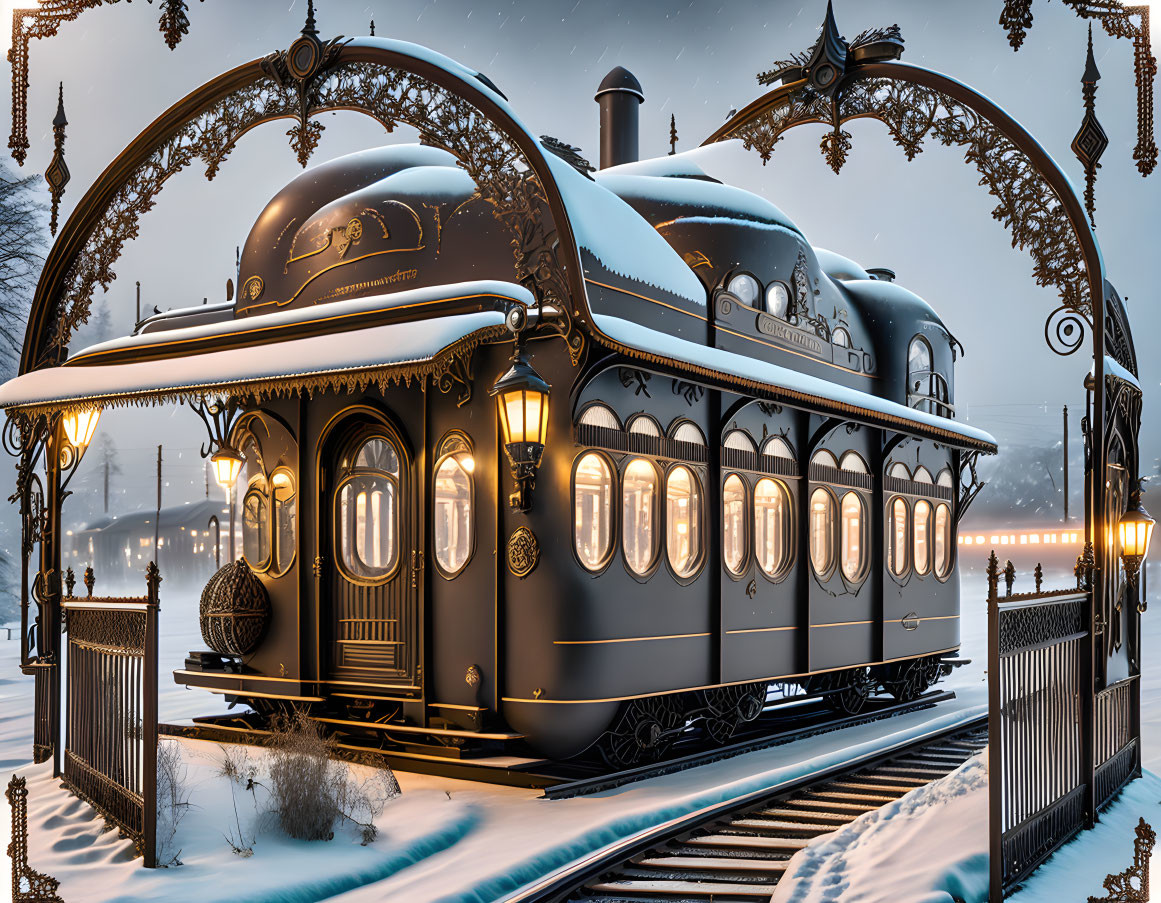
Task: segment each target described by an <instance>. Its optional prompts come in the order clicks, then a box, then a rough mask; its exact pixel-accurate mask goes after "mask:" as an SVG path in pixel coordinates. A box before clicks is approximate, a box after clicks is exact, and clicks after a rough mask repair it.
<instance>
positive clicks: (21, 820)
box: [4, 775, 64, 903]
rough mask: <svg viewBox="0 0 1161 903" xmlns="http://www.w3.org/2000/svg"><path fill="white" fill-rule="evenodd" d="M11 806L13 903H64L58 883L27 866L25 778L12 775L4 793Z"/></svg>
mask: <svg viewBox="0 0 1161 903" xmlns="http://www.w3.org/2000/svg"><path fill="white" fill-rule="evenodd" d="M4 796H5V797H7V798H8V804H9V805H10V806H11V807H12V842H11V843H9V844H8V855H9V856H10V857H12V903H64V900H63V899H62V898H61V897H60V896H58V895H57V892H56V891H57V888H58V887H60V882H59V881H58V880H57V879H56V878H53V877H51V876H50V875H45V874H43V873H42V872H38V871H36V870H35V869H34V868H32V866H30V865H29V864H28V784H27V781H26V780H25V778H23V777H17V776H16V775H13V776H12V780H10V781H9V782H8V789H7V790H6V791H5V792H4Z"/></svg>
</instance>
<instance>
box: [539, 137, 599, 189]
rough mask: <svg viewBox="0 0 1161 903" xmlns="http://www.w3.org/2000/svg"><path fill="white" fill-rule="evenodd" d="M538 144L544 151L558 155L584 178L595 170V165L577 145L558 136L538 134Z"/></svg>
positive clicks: (588, 177) (589, 177) (587, 177)
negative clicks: (574, 145)
mask: <svg viewBox="0 0 1161 903" xmlns="http://www.w3.org/2000/svg"><path fill="white" fill-rule="evenodd" d="M540 146H541V147H543V148H544V149H545V150H546V151H548V152H549V153H552V154H556V156H558V157H560V159H562V160H563V161H564V162H565V163H567V164H568V165H569V166H571V167H572V168H573V169H575V170H576V171H577V172H579V173H580V174H581V175H582V176H584V177H585V178H586V179H591V178H592V176H591V175H589V173H591V172H596V171H597V170H596V167H595V166H593V164H591V163H590V162H589V161H588V160H586V159H585V158H584V156H583V155H582V154H581V152H580V148H579V147H573V146H572V145H571V144H568V143H566V142H564V141H561V140H560V139H559V138H553V137H552V136H551V135H541V136H540Z"/></svg>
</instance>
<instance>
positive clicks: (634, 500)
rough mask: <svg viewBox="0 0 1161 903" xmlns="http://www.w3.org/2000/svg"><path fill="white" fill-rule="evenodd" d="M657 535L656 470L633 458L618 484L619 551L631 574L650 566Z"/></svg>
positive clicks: (648, 464)
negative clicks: (619, 485) (619, 503)
mask: <svg viewBox="0 0 1161 903" xmlns="http://www.w3.org/2000/svg"><path fill="white" fill-rule="evenodd" d="M656 535H657V471H656V469H655V468H654V467H653V465H652V464H650V463H649V462H648V461H646V460H645V459H644V458H634V459H633V460H632V461H630V462H629V466H628V467H626V468H625V476H624V478H623V480H622V484H621V550H622V551H623V552H624V553H625V564H626V565H628V567H629V570H631V571H632V572H633V573H634V574H638V575H643V574H645V573H646V572H648V570H649V569H650V568H651V567H652V566H653V558H654V549H655V545H656V542H655V539H656Z"/></svg>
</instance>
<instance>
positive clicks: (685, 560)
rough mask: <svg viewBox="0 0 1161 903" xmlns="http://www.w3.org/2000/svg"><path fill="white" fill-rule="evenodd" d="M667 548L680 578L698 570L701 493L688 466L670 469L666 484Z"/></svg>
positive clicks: (673, 566)
mask: <svg viewBox="0 0 1161 903" xmlns="http://www.w3.org/2000/svg"><path fill="white" fill-rule="evenodd" d="M665 534H666V535H665V548H666V551H667V553H668V555H669V565H670V567H672V568H673V573H675V574H676V575H677V576H678V577H688V576H690V575H691V574H693V572H694V571H696V570H697V566H698V563H699V561H700V558H701V493H700V486H699V485H698V482H697V477H695V476H694V475H693V472H692V471H690V469H689V468H688V467H681V466H677V467H674V468H673V469H672V470H671V471H669V479H668V480H667V481H666V483H665Z"/></svg>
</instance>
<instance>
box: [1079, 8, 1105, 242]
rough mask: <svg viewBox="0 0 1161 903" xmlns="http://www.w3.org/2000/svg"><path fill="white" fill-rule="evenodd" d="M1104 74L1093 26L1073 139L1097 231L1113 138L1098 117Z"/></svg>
mask: <svg viewBox="0 0 1161 903" xmlns="http://www.w3.org/2000/svg"><path fill="white" fill-rule="evenodd" d="M1100 77H1101V73H1100V70H1099V69H1098V68H1097V64H1096V60H1095V59H1094V58H1093V55H1092V26H1091V25H1089V27H1088V59H1087V61H1086V62H1085V67H1084V75H1083V76H1082V77H1081V84H1082V85H1083V88H1082V90H1081V96H1082V97H1083V98H1084V119H1083V121H1082V122H1081V124H1080V130H1079V131H1078V132H1077V133H1076V137H1075V138H1073V139H1072V152H1073V153H1074V154H1075V155H1076V159H1078V160H1079V161H1080V163H1081V165H1082V166H1083V167H1084V182H1085V185H1084V206H1085V209H1086V210H1088V221H1089V222H1090V223H1091V224H1092V227H1093V228H1094V229H1095V228H1096V171H1097V170H1098V169H1100V168H1101V164H1100V159H1101V155H1102V154H1104V152H1105V149H1106V148H1107V147H1108V146H1109V136H1108V135H1106V134H1105V130H1104V128H1103V127H1102V126H1101V124H1100V120H1098V119H1097V117H1096V92H1097V82H1098V81H1100Z"/></svg>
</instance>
